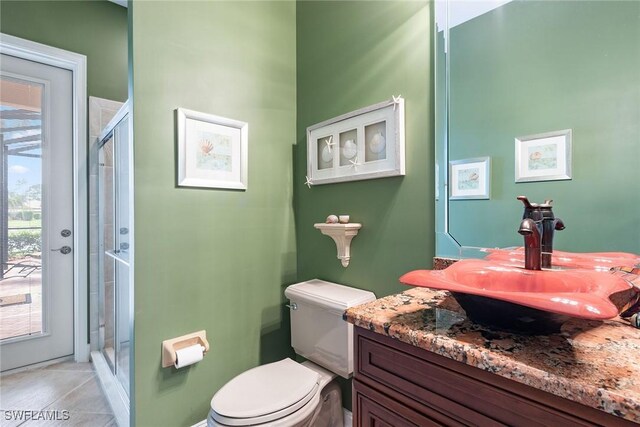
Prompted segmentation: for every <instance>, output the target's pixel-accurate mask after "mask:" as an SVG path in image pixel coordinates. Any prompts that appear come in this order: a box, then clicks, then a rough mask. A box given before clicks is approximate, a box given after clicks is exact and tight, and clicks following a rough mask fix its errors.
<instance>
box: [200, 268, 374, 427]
mask: <svg viewBox="0 0 640 427" xmlns="http://www.w3.org/2000/svg"><path fill="white" fill-rule="evenodd" d="M284 293H285V295H286V297H287V298H288V299H289V301H290V308H291V310H290V311H291V344H292V347H293V349H294V350H295V352H296V353H297V354H299V355H300V356H303V357H305V358H306V359H309V360H307V361H305V362H303V363H297V362H295V361H293V360H291V359H288V358H287V359H284V360H281V361H279V362H275V363H270V364H268V365H262V366H258V367H256V368H253V369H250V370H248V371H246V372H243V373H242V374H240V375H238V376H237V377H235V378H233V379H232V380H231V381H229V382H228V383H227V384H225V385H224V386H223V387H222V388H221V389H220V390H218V392H217V393H216V394H215V395H214V396H213V399H211V411H210V412H209V416H208V418H207V426H209V427H214V426H216V427H217V426H220V427H227V426H269V427H276V426H278V427H279V426H282V427H294V426H313V427H325V426H326V427H330V426H333V427H335V426H342V425H343V422H342V417H343V415H342V402H341V395H340V388H339V387H338V385H337V383H336V382H335V381H333V379H335V378H336V376H337V375H340V376H342V377H344V378H349V377H350V376H351V374H352V372H353V342H352V341H353V326H352V325H351V324H349V323H347V322H346V321H344V320H343V318H342V314H343V313H344V311H345V310H346V309H347V308H349V307H353V306H354V305H358V304H362V303H365V302H368V301H373V300H374V299H375V295H374V294H373V293H372V292H368V291H363V290H360V289H354V288H350V287H348V286H343V285H338V284H335V283H330V282H325V281H323V280H317V279H316V280H309V281H307V282H302V283H297V284H295V285H291V286H289V287H287V289H286V290H285V292H284Z"/></svg>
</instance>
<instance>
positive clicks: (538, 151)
mask: <svg viewBox="0 0 640 427" xmlns="http://www.w3.org/2000/svg"><path fill="white" fill-rule="evenodd" d="M515 162H516V165H515V166H516V168H515V172H516V173H515V180H516V182H532V181H558V180H567V179H571V129H565V130H560V131H555V132H547V133H541V134H537V135H530V136H523V137H519V138H516V148H515Z"/></svg>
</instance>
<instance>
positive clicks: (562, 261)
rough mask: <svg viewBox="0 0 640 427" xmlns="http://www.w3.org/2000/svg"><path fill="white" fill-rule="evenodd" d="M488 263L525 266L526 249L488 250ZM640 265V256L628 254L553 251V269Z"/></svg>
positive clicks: (606, 268)
mask: <svg viewBox="0 0 640 427" xmlns="http://www.w3.org/2000/svg"><path fill="white" fill-rule="evenodd" d="M486 251H487V252H489V254H488V255H487V256H486V257H485V259H486V260H488V261H495V262H500V263H503V264H509V265H516V266H524V248H515V249H486ZM638 264H640V255H636V254H631V253H627V252H585V253H580V252H563V251H556V250H554V251H553V256H552V259H551V265H552V267H562V268H585V269H590V270H601V271H606V270H609V269H611V268H612V267H621V266H625V267H629V266H635V265H638Z"/></svg>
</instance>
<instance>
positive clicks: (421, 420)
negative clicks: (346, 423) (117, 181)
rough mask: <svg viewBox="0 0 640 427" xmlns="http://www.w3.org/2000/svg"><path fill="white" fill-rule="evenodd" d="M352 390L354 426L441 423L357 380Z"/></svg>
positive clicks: (422, 426)
mask: <svg viewBox="0 0 640 427" xmlns="http://www.w3.org/2000/svg"><path fill="white" fill-rule="evenodd" d="M353 391H354V395H353V408H354V426H356V427H430V426H440V425H442V424H440V423H438V422H436V421H434V420H432V419H430V418H429V417H427V416H425V415H423V414H421V413H419V412H416V411H414V410H413V409H410V408H408V407H406V406H404V405H403V404H401V403H399V402H396V401H394V400H392V399H390V398H389V397H387V396H386V395H384V394H382V393H379V392H377V391H376V390H374V389H372V388H370V387H367V386H366V385H364V384H362V383H361V382H359V381H357V380H354V381H353ZM454 425H455V423H454Z"/></svg>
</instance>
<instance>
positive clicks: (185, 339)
mask: <svg viewBox="0 0 640 427" xmlns="http://www.w3.org/2000/svg"><path fill="white" fill-rule="evenodd" d="M196 344H200V345H201V346H203V347H204V354H207V352H208V351H209V341H207V331H204V330H202V331H198V332H194V333H192V334H187V335H183V336H181V337H177V338H172V339H170V340H164V341H162V367H163V368H168V367H169V366H173V365H174V364H175V363H176V350H180V349H181V348H185V347H189V346H192V345H196Z"/></svg>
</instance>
